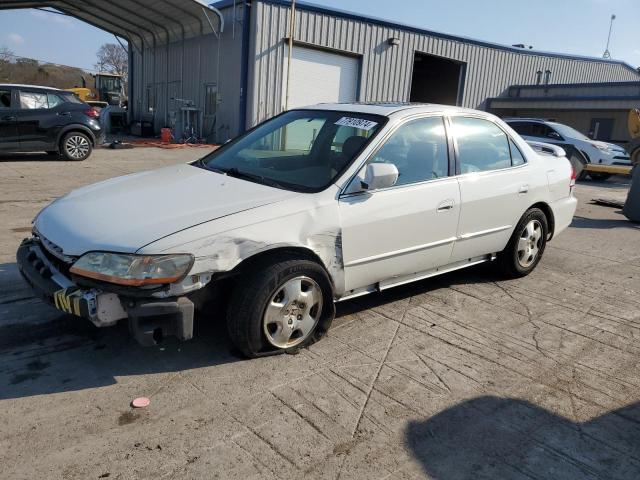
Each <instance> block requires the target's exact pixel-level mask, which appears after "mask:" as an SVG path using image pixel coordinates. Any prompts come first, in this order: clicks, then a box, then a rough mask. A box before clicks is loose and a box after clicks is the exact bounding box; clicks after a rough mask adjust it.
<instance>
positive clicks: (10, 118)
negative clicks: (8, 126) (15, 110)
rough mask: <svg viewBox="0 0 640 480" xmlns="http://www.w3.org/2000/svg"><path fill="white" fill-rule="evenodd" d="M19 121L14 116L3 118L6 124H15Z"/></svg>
mask: <svg viewBox="0 0 640 480" xmlns="http://www.w3.org/2000/svg"><path fill="white" fill-rule="evenodd" d="M17 119H18V117H14V116H13V115H8V116H6V117H2V120H4V121H5V122H15V121H16V120H17Z"/></svg>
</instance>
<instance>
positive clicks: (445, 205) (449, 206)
mask: <svg viewBox="0 0 640 480" xmlns="http://www.w3.org/2000/svg"><path fill="white" fill-rule="evenodd" d="M453 205H454V202H453V200H445V201H443V202H440V203H439V204H438V208H437V209H436V211H437V212H446V211H447V210H453Z"/></svg>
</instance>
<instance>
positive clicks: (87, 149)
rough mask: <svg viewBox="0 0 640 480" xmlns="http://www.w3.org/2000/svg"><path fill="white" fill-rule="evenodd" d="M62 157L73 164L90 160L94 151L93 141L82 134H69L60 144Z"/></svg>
mask: <svg viewBox="0 0 640 480" xmlns="http://www.w3.org/2000/svg"><path fill="white" fill-rule="evenodd" d="M60 151H61V152H62V155H63V156H64V157H65V158H66V159H67V160H71V161H73V162H81V161H83V160H86V159H87V158H89V155H91V152H92V151H93V145H92V143H91V139H90V138H89V137H88V136H87V135H85V134H84V133H82V132H69V133H67V134H66V135H65V136H64V138H63V139H62V142H60Z"/></svg>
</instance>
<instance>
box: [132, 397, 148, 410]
mask: <svg viewBox="0 0 640 480" xmlns="http://www.w3.org/2000/svg"><path fill="white" fill-rule="evenodd" d="M150 403H151V400H149V399H148V398H147V397H138V398H135V399H134V400H133V402H131V406H132V407H134V408H144V407H148V406H149V404H150Z"/></svg>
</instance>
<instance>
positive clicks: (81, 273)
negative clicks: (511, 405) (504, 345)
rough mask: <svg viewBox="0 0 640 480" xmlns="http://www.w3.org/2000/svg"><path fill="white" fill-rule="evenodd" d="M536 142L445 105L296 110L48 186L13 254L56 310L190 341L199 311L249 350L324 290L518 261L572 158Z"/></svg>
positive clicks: (286, 332) (509, 270)
mask: <svg viewBox="0 0 640 480" xmlns="http://www.w3.org/2000/svg"><path fill="white" fill-rule="evenodd" d="M544 147H545V146H544V145H536V148H538V149H540V150H542V151H544V150H548V151H549V152H550V154H548V155H545V154H542V153H538V152H536V151H535V150H534V149H532V148H531V146H530V145H528V144H527V143H526V142H525V141H524V140H522V138H520V136H518V134H516V133H515V132H514V131H513V130H512V129H511V128H510V127H509V126H508V125H507V124H505V123H504V122H502V121H501V120H499V119H498V118H496V117H494V116H492V115H490V114H487V113H484V112H478V111H473V110H466V109H462V108H456V107H445V106H439V105H412V104H325V105H319V106H314V107H308V108H304V109H299V110H292V111H288V112H285V113H283V114H281V115H279V116H277V117H274V118H272V119H270V120H268V121H266V122H264V123H262V124H261V125H259V126H257V127H256V128H254V129H252V130H250V131H249V132H247V133H245V134H244V135H242V136H240V137H238V138H236V139H235V140H233V141H232V142H229V143H227V144H226V145H224V146H223V147H222V148H220V149H218V150H217V151H215V152H213V153H211V154H209V155H207V156H206V157H204V158H202V159H201V160H199V161H197V162H195V163H193V164H188V165H175V166H170V167H166V168H162V169H159V170H156V171H150V172H143V173H137V174H133V175H128V176H125V177H120V178H115V179H112V180H107V181H105V182H101V183H98V184H95V185H91V186H88V187H84V188H81V189H79V190H76V191H73V192H71V193H69V194H68V195H66V196H64V197H62V198H60V199H58V200H56V201H55V202H53V203H52V204H50V205H49V206H47V207H46V208H45V209H43V210H42V211H41V212H40V213H39V214H38V216H37V217H36V218H35V221H34V228H33V236H32V237H31V238H29V239H26V240H25V241H24V242H23V243H22V245H21V246H20V249H19V250H18V254H17V258H18V265H19V268H20V270H21V272H22V274H23V276H24V278H25V279H26V280H27V282H28V283H29V284H30V285H31V286H32V287H33V289H34V290H35V292H36V293H37V294H39V295H40V296H41V297H42V298H44V299H45V300H46V301H48V302H50V303H51V304H52V305H54V306H55V307H56V308H58V309H59V310H62V311H64V312H67V313H71V314H74V315H78V316H81V317H84V318H87V319H89V320H91V321H92V322H93V323H94V324H95V325H97V326H108V325H113V324H114V323H116V322H118V321H119V320H122V319H128V322H129V326H130V330H131V332H132V333H133V335H134V336H135V337H136V339H137V340H138V341H140V342H141V343H142V344H145V345H150V344H154V343H156V342H158V341H159V340H160V339H161V338H162V337H163V336H165V335H175V336H177V337H179V338H180V339H189V338H191V337H192V334H193V315H194V310H195V309H200V310H202V311H203V312H204V313H203V315H205V316H207V315H209V316H214V315H215V313H216V312H223V314H225V315H226V322H227V325H228V330H229V334H230V336H231V339H232V340H233V342H234V343H235V344H236V346H237V347H238V348H239V349H240V350H241V351H242V352H244V353H245V354H246V355H247V356H250V357H255V356H260V355H264V354H272V353H277V352H283V351H291V350H295V349H299V348H301V347H304V346H307V345H309V344H311V343H312V342H314V341H316V340H318V339H319V338H321V337H322V336H323V334H324V333H325V332H326V331H327V329H328V328H329V326H330V324H331V321H332V320H333V317H334V312H335V309H334V302H336V301H341V300H345V299H349V298H353V297H357V296H359V295H365V294H368V293H372V292H377V291H380V290H384V289H387V288H391V287H394V286H396V285H402V284H405V283H408V282H412V281H416V280H420V279H424V278H427V277H431V276H434V275H439V274H441V273H444V272H449V271H452V270H456V269H460V268H464V267H468V266H470V265H475V264H478V263H481V262H489V261H494V260H495V262H496V263H497V265H498V266H499V267H500V268H501V270H502V271H503V272H504V273H505V274H506V275H508V276H510V277H521V276H524V275H527V274H529V273H530V272H531V271H532V270H533V269H534V268H535V267H536V265H537V264H538V262H539V261H540V258H541V257H542V254H543V252H544V249H545V245H546V243H547V241H549V240H550V239H551V238H552V237H553V236H555V235H557V234H558V233H560V232H561V231H562V230H564V229H565V228H566V227H567V226H568V225H569V224H570V223H571V220H572V217H573V214H574V212H575V209H576V199H575V198H574V196H573V194H572V189H573V185H574V174H573V172H572V167H571V165H570V164H569V162H568V161H567V160H566V158H564V156H563V155H564V152H563V151H562V150H561V149H560V148H558V147H553V146H551V147H547V148H544ZM221 307H224V310H223V309H222V308H221ZM225 312H226V313H225Z"/></svg>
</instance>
